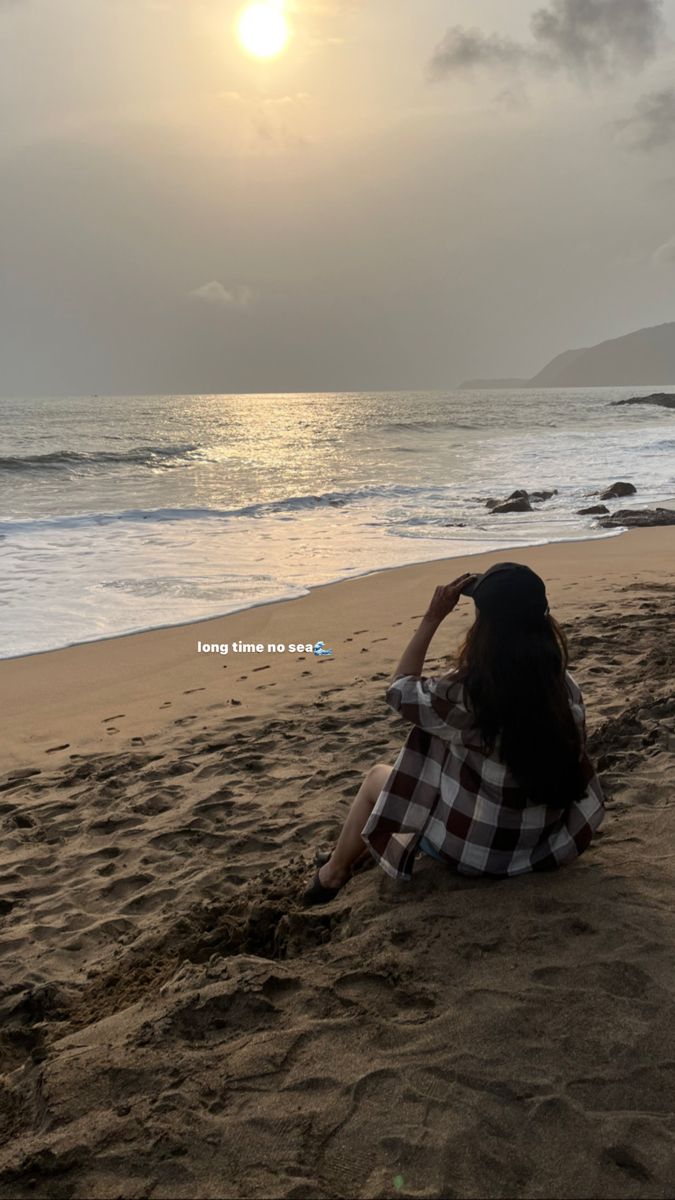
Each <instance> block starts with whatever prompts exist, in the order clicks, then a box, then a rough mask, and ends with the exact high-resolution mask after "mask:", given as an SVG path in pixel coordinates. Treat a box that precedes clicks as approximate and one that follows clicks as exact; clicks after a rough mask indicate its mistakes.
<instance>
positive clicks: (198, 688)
mask: <svg viewBox="0 0 675 1200" xmlns="http://www.w3.org/2000/svg"><path fill="white" fill-rule="evenodd" d="M205 691H206V688H203V687H196V688H188V689H187V691H185V692H183V695H184V696H191V695H192V693H193V692H205Z"/></svg>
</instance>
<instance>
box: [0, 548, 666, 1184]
mask: <svg viewBox="0 0 675 1200" xmlns="http://www.w3.org/2000/svg"><path fill="white" fill-rule="evenodd" d="M503 557H510V556H509V555H508V554H507V555H504V553H503V552H502V553H501V554H499V555H482V556H480V557H478V558H472V559H466V560H457V559H456V560H452V561H450V562H448V563H444V564H424V565H422V566H417V567H407V568H402V569H400V570H397V571H392V572H386V573H382V574H379V575H376V576H371V577H368V578H366V579H362V580H353V581H350V582H348V583H343V584H337V585H333V586H331V587H327V588H320V589H316V590H315V591H313V592H312V593H311V595H310V596H308V597H307V598H303V599H301V600H297V601H292V602H289V603H285V604H278V605H271V606H266V607H264V608H260V609H257V610H250V611H249V612H246V613H241V614H236V615H235V616H230V617H226V618H221V619H217V620H215V621H208V622H201V623H199V624H196V625H191V626H185V627H182V628H178V629H170V630H160V631H156V632H153V633H146V634H140V635H134V636H132V637H126V638H120V639H115V640H110V641H107V642H101V643H95V644H92V645H87V646H81V647H73V648H72V649H69V650H65V651H59V652H54V653H50V654H46V655H37V656H33V657H30V658H26V659H20V660H14V661H9V662H3V663H0V688H1V689H2V692H3V696H4V695H9V696H12V697H13V700H12V701H11V704H10V711H9V713H8V714H7V716H6V718H5V720H4V725H5V739H4V741H5V745H4V747H3V756H4V762H3V766H4V770H5V774H4V775H3V776H2V778H1V779H0V786H1V788H2V790H1V791H0V823H1V827H2V835H3V836H2V843H1V849H0V980H1V983H0V1017H1V1019H2V1025H1V1027H0V1051H1V1054H2V1066H1V1067H0V1070H1V1071H2V1076H1V1086H0V1146H1V1147H2V1148H1V1149H0V1196H2V1197H11V1198H12V1200H14V1198H22V1197H28V1196H31V1197H35V1196H38V1197H50V1198H51V1197H54V1198H68V1200H70V1198H72V1200H80V1198H85V1197H95V1198H98V1197H101V1198H103V1197H111V1198H112V1197H120V1196H121V1197H124V1198H127V1197H129V1198H130V1200H133V1198H135V1197H138V1198H141V1197H146V1196H147V1197H153V1200H154V1198H163V1197H167V1198H168V1197H185V1198H193V1197H209V1198H219V1197H228V1198H229V1197H232V1198H248V1197H252V1198H257V1197H261V1198H262V1197H274V1198H276V1197H297V1198H302V1197H307V1198H310V1197H318V1198H323V1197H325V1198H332V1197H346V1198H351V1197H367V1198H369V1197H386V1196H404V1197H405V1196H409V1197H418V1196H419V1197H422V1196H426V1197H450V1196H457V1197H481V1196H488V1197H502V1196H503V1197H508V1196H514V1195H517V1196H522V1197H544V1196H546V1197H561V1198H562V1197H580V1198H581V1197H590V1196H593V1197H667V1196H668V1197H669V1196H670V1195H671V1194H672V1161H673V1145H674V1140H673V1139H674V1136H675V1123H674V1118H673V1107H674V1101H675V1040H674V1035H673V1029H674V1028H675V1004H674V1003H673V995H674V991H675V987H674V983H675V980H674V971H673V943H674V941H675V938H674V921H673V917H672V895H673V879H674V876H675V846H674V844H673V840H674V839H673V820H672V811H673V807H672V806H673V778H674V771H673V765H674V761H675V699H674V692H675V688H674V685H673V680H674V676H675V670H674V662H673V660H674V657H675V656H674V650H673V627H674V624H673V616H674V608H675V604H674V599H673V572H672V563H673V561H675V532H674V531H673V530H672V529H656V530H646V531H642V530H641V531H635V532H634V533H629V534H626V535H624V536H622V537H620V538H612V539H608V540H604V541H596V542H584V543H568V544H566V545H558V546H548V547H539V548H536V547H535V548H532V549H528V550H527V551H523V550H519V551H518V552H517V553H515V552H514V553H513V555H512V557H515V558H517V559H518V561H523V562H528V563H530V565H532V566H534V567H535V569H537V570H538V571H539V572H540V573H541V574H542V575H543V576H544V577H545V578H546V580H547V583H548V587H549V595H550V599H551V604H552V608H553V610H554V612H555V613H556V615H557V616H559V618H560V619H561V620H562V621H563V623H564V625H565V627H566V629H567V631H568V633H569V635H570V642H571V649H572V670H573V673H574V674H575V676H576V678H577V679H578V681H579V683H580V684H581V686H582V688H583V689H584V693H585V698H586V703H587V707H588V716H589V729H590V736H591V750H592V753H593V754H594V756H595V758H596V760H597V762H598V765H599V768H600V770H601V773H602V777H603V782H604V785H605V788H606V792H607V798H608V816H607V818H606V821H605V824H604V825H603V827H602V830H601V832H600V835H599V837H598V838H597V840H596V842H595V843H594V845H593V847H592V848H591V850H590V851H589V852H588V853H587V854H586V855H585V856H584V857H583V858H582V859H581V860H580V861H579V862H578V863H577V864H576V865H575V866H573V867H571V868H568V869H566V870H563V871H561V872H559V873H556V874H554V875H545V876H537V877H536V878H535V877H530V878H520V879H517V880H512V881H505V882H502V881H499V882H494V881H482V880H478V881H475V880H462V879H459V878H457V877H453V876H451V875H449V874H447V873H446V872H444V871H443V869H442V868H441V867H440V866H439V865H438V864H436V863H434V862H432V861H431V860H428V859H423V858H420V859H419V865H418V867H417V869H416V872H415V877H414V879H413V881H412V883H410V884H403V885H400V884H399V885H397V884H394V883H393V882H392V881H391V880H389V879H387V878H386V877H385V876H384V875H383V874H382V873H381V872H379V871H378V870H377V869H373V870H364V871H362V872H360V873H359V874H358V875H357V876H356V877H355V879H354V880H353V881H352V883H351V884H350V885H349V886H348V887H347V888H346V889H345V890H344V891H343V892H342V893H341V894H340V896H339V898H338V899H337V900H336V901H335V902H333V903H332V904H331V905H329V906H328V907H326V908H325V909H317V910H313V911H305V910H303V909H302V908H301V907H300V905H299V902H298V898H299V894H300V892H301V890H302V888H303V886H304V884H305V883H306V881H307V878H308V875H309V873H310V863H311V859H312V855H313V851H314V848H315V847H316V846H328V845H329V844H330V842H331V840H332V838H333V837H334V835H335V832H336V830H337V828H338V827H339V824H340V821H341V819H342V817H343V816H344V814H345V812H346V810H347V807H348V805H349V802H350V799H351V797H352V796H353V794H354V792H355V790H356V787H357V786H358V783H359V780H360V778H361V776H362V774H363V772H364V771H365V770H366V769H367V768H368V767H369V766H370V765H371V764H372V763H373V762H376V761H385V762H390V761H393V758H394V757H395V755H396V752H397V749H398V747H399V746H400V743H401V741H402V738H403V735H404V730H403V727H402V726H401V725H400V724H399V723H398V721H397V720H396V718H395V717H394V716H393V715H392V714H390V713H389V711H388V710H387V708H386V705H385V703H384V689H385V687H386V683H387V680H388V678H389V675H390V673H391V671H392V669H393V667H394V665H395V663H396V661H397V659H398V656H399V654H400V651H401V650H402V648H403V646H404V644H405V642H406V640H407V638H408V636H409V634H410V632H411V631H412V629H413V628H414V626H415V624H416V617H417V615H418V614H420V613H421V612H422V611H423V610H424V607H425V605H426V602H427V599H428V596H429V595H430V593H431V591H432V588H433V585H434V584H435V583H436V582H441V581H445V580H447V579H448V578H451V577H452V576H454V575H456V574H460V573H461V572H462V571H463V570H464V569H472V568H474V567H476V566H478V567H480V568H481V569H484V566H485V565H486V564H488V563H490V562H493V561H496V560H497V559H498V558H503ZM465 564H466V565H465ZM470 615H471V605H470V603H469V602H467V603H466V604H465V605H463V607H462V610H461V611H460V610H458V611H457V613H455V614H453V615H452V616H451V617H450V618H449V619H448V621H447V623H446V625H445V626H444V627H443V630H442V632H441V634H440V635H439V637H438V639H437V641H436V642H435V643H434V646H433V647H432V651H431V654H432V656H434V655H436V656H439V657H437V658H436V659H434V658H433V657H432V660H431V663H430V665H429V671H430V672H433V670H435V669H441V668H444V667H445V659H444V657H443V655H444V653H445V652H446V651H447V650H448V649H450V648H451V647H452V646H453V645H454V644H455V643H456V641H457V640H458V639H459V637H460V636H461V634H462V632H463V631H464V630H465V629H466V627H467V625H468V621H469V619H470ZM318 638H321V639H323V640H324V641H325V642H326V644H327V645H328V646H331V647H332V648H333V650H334V652H335V653H334V657H332V658H326V659H316V658H314V657H313V656H312V655H311V654H310V655H308V654H306V653H305V654H304V655H300V654H293V655H291V654H284V655H283V657H281V656H279V655H268V654H267V652H264V653H262V654H255V655H250V654H249V655H241V656H235V655H234V654H233V653H229V654H228V655H226V656H220V655H217V656H216V655H199V654H197V653H196V645H197V642H198V641H199V640H201V641H208V642H217V643H227V644H229V645H231V644H232V643H233V642H235V641H239V640H242V641H247V642H255V643H258V642H260V643H263V644H265V646H266V644H267V642H268V641H269V642H272V641H274V642H275V643H284V644H288V643H289V642H291V641H296V642H297V641H304V640H306V641H315V640H317V639H318Z"/></svg>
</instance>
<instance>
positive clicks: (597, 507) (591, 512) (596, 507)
mask: <svg viewBox="0 0 675 1200" xmlns="http://www.w3.org/2000/svg"><path fill="white" fill-rule="evenodd" d="M608 512H609V509H608V508H607V506H606V505H605V504H591V506H590V508H578V509H577V515H578V516H580V517H594V516H596V515H597V516H600V515H602V514H605V513H608Z"/></svg>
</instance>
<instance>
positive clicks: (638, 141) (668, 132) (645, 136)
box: [616, 88, 675, 151]
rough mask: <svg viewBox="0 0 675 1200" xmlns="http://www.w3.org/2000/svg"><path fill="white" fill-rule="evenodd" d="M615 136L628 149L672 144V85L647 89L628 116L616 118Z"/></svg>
mask: <svg viewBox="0 0 675 1200" xmlns="http://www.w3.org/2000/svg"><path fill="white" fill-rule="evenodd" d="M616 131H617V136H618V140H619V141H620V142H623V143H624V145H626V146H628V147H629V149H631V150H647V151H649V150H659V149H661V148H662V147H663V146H672V145H674V144H675V88H664V89H663V90H662V91H658V92H646V93H645V95H644V96H641V97H640V99H639V100H638V101H637V103H636V105H635V108H634V110H633V112H632V114H631V116H630V117H627V118H625V119H624V120H623V121H617V123H616Z"/></svg>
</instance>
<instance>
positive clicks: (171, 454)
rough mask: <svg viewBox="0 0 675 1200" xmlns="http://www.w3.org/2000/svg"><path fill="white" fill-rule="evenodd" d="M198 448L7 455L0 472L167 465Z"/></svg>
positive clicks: (161, 447)
mask: <svg viewBox="0 0 675 1200" xmlns="http://www.w3.org/2000/svg"><path fill="white" fill-rule="evenodd" d="M198 451H199V446H137V447H135V448H134V449H132V450H121V451H115V450H97V451H95V452H93V453H91V454H86V453H78V452H76V451H74V450H52V451H50V452H49V453H48V454H10V455H8V456H7V457H4V458H0V471H7V472H15V471H59V470H61V471H67V470H73V469H76V468H80V469H90V470H96V469H97V468H99V467H110V466H113V467H114V466H135V467H157V466H170V465H171V464H172V461H173V462H175V463H178V462H180V461H185V460H186V458H188V456H189V455H192V454H196V453H197V452H198Z"/></svg>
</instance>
